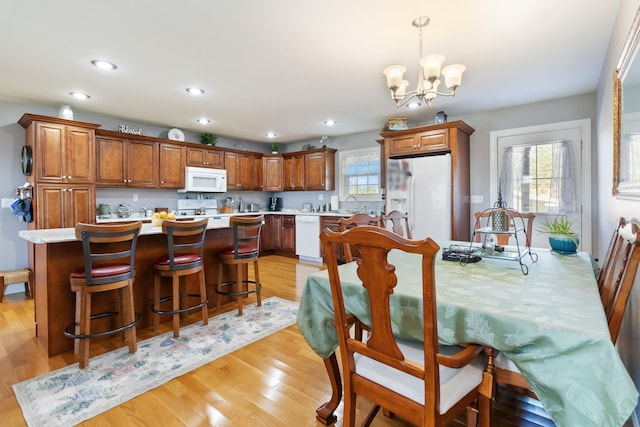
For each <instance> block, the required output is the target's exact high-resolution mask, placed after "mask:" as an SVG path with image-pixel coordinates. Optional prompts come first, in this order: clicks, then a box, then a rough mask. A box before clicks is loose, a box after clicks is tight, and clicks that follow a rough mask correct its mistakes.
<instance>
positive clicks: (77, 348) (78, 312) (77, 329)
mask: <svg viewBox="0 0 640 427" xmlns="http://www.w3.org/2000/svg"><path fill="white" fill-rule="evenodd" d="M81 319H82V293H81V292H76V315H75V322H76V325H75V328H74V333H75V334H76V335H80V320H81ZM73 354H80V339H79V338H75V339H74V340H73Z"/></svg>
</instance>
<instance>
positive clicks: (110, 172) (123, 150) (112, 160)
mask: <svg viewBox="0 0 640 427" xmlns="http://www.w3.org/2000/svg"><path fill="white" fill-rule="evenodd" d="M96 146H97V150H96V156H97V162H96V163H97V165H98V167H97V173H96V183H97V184H98V185H108V186H115V187H118V186H126V185H127V181H126V180H127V178H126V176H127V171H126V167H127V161H126V159H127V142H126V141H125V140H124V139H116V138H105V137H98V138H96Z"/></svg>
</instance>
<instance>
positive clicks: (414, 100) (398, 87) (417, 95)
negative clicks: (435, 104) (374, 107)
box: [382, 16, 465, 107]
mask: <svg viewBox="0 0 640 427" xmlns="http://www.w3.org/2000/svg"><path fill="white" fill-rule="evenodd" d="M430 21H431V20H430V19H429V18H428V17H427V16H420V17H418V18H416V19H414V20H413V22H412V23H411V25H413V26H414V27H416V28H417V29H418V35H419V36H420V52H419V53H420V61H419V64H420V71H419V73H418V87H417V88H416V90H413V91H410V92H407V91H406V89H407V85H408V84H409V82H408V81H407V80H403V75H404V73H405V71H407V68H406V67H404V66H402V65H391V66H389V67H387V68H385V69H384V70H383V71H382V72H383V74H384V75H385V76H387V86H388V87H389V89H391V97H392V98H393V100H394V101H395V102H396V106H397V107H400V106H402V105H406V104H409V106H410V107H411V106H416V107H417V106H419V105H422V102H426V103H427V105H428V106H431V102H432V101H433V99H434V98H435V97H436V95H442V96H454V95H455V94H456V89H458V86H460V83H461V82H462V73H463V72H464V70H465V67H464V65H460V64H455V65H449V66H447V67H444V68H442V71H441V70H440V68H441V67H442V63H443V62H444V56H442V55H438V54H433V55H427V56H422V29H423V28H424V27H426V26H427V25H429V22H430ZM440 73H442V75H443V76H444V83H445V85H446V86H447V89H449V90H450V92H448V93H443V92H438V86H439V85H440Z"/></svg>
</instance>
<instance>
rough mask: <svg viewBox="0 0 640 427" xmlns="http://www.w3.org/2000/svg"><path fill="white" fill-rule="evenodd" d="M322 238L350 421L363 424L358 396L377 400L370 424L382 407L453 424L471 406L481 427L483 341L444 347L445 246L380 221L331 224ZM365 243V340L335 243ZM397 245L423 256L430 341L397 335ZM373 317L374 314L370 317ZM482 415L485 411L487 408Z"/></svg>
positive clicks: (429, 422) (360, 265) (417, 420)
mask: <svg viewBox="0 0 640 427" xmlns="http://www.w3.org/2000/svg"><path fill="white" fill-rule="evenodd" d="M320 239H321V241H322V244H323V245H324V249H325V253H326V254H327V268H328V273H329V282H330V284H331V295H332V299H333V306H334V311H335V325H336V329H337V335H338V342H339V347H340V354H341V362H342V369H343V377H344V382H343V384H344V421H343V425H344V426H346V427H351V426H353V425H354V423H355V415H356V399H357V396H361V397H364V398H365V399H368V400H369V401H372V402H373V403H374V407H373V409H372V410H371V412H370V413H369V414H368V415H367V417H366V419H365V420H364V422H363V425H365V426H368V425H369V424H370V423H371V422H372V421H373V419H374V418H375V416H376V414H377V412H378V411H379V409H380V407H383V408H385V410H387V411H390V413H392V414H394V415H397V416H398V417H400V418H402V419H403V420H406V421H408V422H410V423H413V424H415V425H418V426H446V425H448V423H449V422H450V421H452V420H453V419H454V418H455V416H456V415H457V414H458V413H460V412H461V411H463V410H464V409H467V424H468V425H475V421H476V417H477V411H476V410H475V408H472V406H474V405H479V406H480V407H479V409H480V411H481V412H483V411H486V410H487V409H488V405H489V401H488V399H485V401H484V402H479V397H480V396H479V392H478V387H479V386H480V384H481V382H482V376H483V368H484V360H483V359H482V357H481V355H480V356H479V353H481V352H482V347H481V346H477V345H471V344H470V345H467V346H465V347H457V346H440V347H439V346H438V327H437V325H438V320H437V310H436V294H435V291H436V288H435V280H436V279H435V256H436V254H437V252H438V250H439V249H440V248H439V246H438V245H437V244H436V243H435V242H434V241H433V240H432V239H430V238H429V239H426V240H424V241H413V240H408V239H405V238H403V237H401V236H399V235H397V234H395V233H393V232H392V231H390V230H386V229H384V228H381V227H376V226H359V227H354V228H351V229H349V230H347V231H344V232H332V231H330V230H328V229H327V230H325V231H323V232H322V234H321V236H320ZM343 244H349V245H352V246H354V247H357V248H358V250H359V252H360V255H361V258H360V259H359V260H357V274H358V278H359V279H360V280H361V281H362V286H363V292H365V293H366V296H367V298H368V305H369V310H370V318H367V319H357V316H355V317H356V321H358V322H362V323H368V326H369V327H370V328H369V333H368V334H367V336H366V339H365V340H364V341H361V340H359V339H358V337H355V336H351V333H350V330H352V328H351V326H352V324H353V321H354V320H353V317H354V315H349V316H347V313H346V310H345V305H344V294H343V285H342V281H341V277H340V275H341V269H340V268H338V262H337V259H336V255H335V252H336V251H335V246H338V245H343ZM391 249H395V250H399V251H403V252H406V253H411V254H417V255H419V256H421V257H422V271H421V282H422V288H423V292H422V295H423V298H422V312H423V313H424V316H423V317H424V329H423V334H424V335H423V342H415V341H406V340H402V339H399V338H396V337H395V336H394V335H393V332H392V326H391V317H392V312H391V308H390V297H391V294H393V291H394V288H395V287H396V284H397V276H396V271H395V270H396V268H395V266H393V265H390V264H389V261H388V259H387V255H388V253H389V251H390V250H391ZM369 319H370V320H369ZM481 419H482V414H481Z"/></svg>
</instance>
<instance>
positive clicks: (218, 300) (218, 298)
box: [216, 262, 224, 311]
mask: <svg viewBox="0 0 640 427" xmlns="http://www.w3.org/2000/svg"><path fill="white" fill-rule="evenodd" d="M223 269H224V265H223V264H222V263H221V262H218V282H217V283H216V311H220V307H221V306H222V295H221V294H219V293H218V292H219V291H222V270H223Z"/></svg>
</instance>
